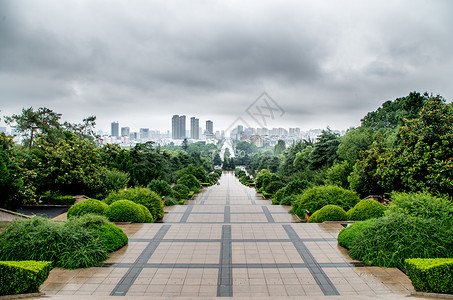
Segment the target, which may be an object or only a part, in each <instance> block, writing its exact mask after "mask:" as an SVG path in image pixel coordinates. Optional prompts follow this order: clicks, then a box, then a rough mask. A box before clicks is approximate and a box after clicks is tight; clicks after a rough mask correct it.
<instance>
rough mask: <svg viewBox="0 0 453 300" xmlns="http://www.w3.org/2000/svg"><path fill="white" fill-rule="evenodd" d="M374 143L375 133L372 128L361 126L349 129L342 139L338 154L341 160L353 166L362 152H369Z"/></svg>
mask: <svg viewBox="0 0 453 300" xmlns="http://www.w3.org/2000/svg"><path fill="white" fill-rule="evenodd" d="M372 143H373V131H372V129H371V128H370V127H365V126H361V127H358V128H351V129H348V131H347V132H346V134H345V135H344V136H342V137H341V140H340V145H339V146H338V150H337V154H338V157H339V158H340V159H343V160H347V161H348V162H349V164H351V165H353V164H354V163H355V161H356V160H357V159H358V158H359V155H360V151H365V150H368V149H369V148H370V147H371V144H372Z"/></svg>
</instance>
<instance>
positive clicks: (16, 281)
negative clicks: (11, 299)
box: [0, 260, 52, 296]
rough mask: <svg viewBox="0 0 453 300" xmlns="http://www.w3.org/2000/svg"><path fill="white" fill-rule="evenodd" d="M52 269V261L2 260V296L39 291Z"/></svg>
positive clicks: (0, 262)
mask: <svg viewBox="0 0 453 300" xmlns="http://www.w3.org/2000/svg"><path fill="white" fill-rule="evenodd" d="M50 270H52V262H50V261H31V260H28V261H0V296H3V295H17V294H26V293H36V292H38V291H39V287H40V286H41V284H43V283H44V281H45V280H46V279H47V277H48V276H49V272H50Z"/></svg>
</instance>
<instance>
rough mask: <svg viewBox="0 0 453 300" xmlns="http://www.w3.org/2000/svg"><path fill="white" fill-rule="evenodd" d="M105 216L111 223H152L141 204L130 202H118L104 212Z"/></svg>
mask: <svg viewBox="0 0 453 300" xmlns="http://www.w3.org/2000/svg"><path fill="white" fill-rule="evenodd" d="M105 216H106V217H107V218H109V220H110V221H113V222H131V223H152V222H153V221H154V219H153V216H152V215H151V213H150V212H149V210H148V209H147V208H146V207H145V206H144V205H142V204H136V203H134V202H132V201H130V200H118V201H115V202H113V203H112V204H110V205H109V206H108V207H107V209H106V210H105Z"/></svg>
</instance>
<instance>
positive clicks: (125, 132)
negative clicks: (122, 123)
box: [121, 127, 131, 137]
mask: <svg viewBox="0 0 453 300" xmlns="http://www.w3.org/2000/svg"><path fill="white" fill-rule="evenodd" d="M130 132H131V129H130V128H129V127H121V136H127V137H129V135H130Z"/></svg>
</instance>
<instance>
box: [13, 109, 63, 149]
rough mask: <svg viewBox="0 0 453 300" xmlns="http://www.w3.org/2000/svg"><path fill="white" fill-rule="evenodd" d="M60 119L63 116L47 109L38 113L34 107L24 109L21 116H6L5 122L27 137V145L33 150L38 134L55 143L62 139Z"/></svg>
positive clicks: (39, 110)
mask: <svg viewBox="0 0 453 300" xmlns="http://www.w3.org/2000/svg"><path fill="white" fill-rule="evenodd" d="M60 118H61V114H58V113H56V112H53V111H52V110H51V109H48V108H46V107H40V108H38V110H36V111H35V110H34V108H33V107H29V108H27V109H25V108H23V109H22V114H20V115H12V116H11V117H8V116H5V122H6V123H7V124H9V125H11V127H13V128H14V129H16V130H17V131H18V132H21V133H22V134H23V135H24V136H25V137H27V138H26V139H25V145H26V146H27V147H28V148H31V147H32V146H33V142H34V139H35V136H36V133H41V134H43V135H44V136H45V137H46V138H47V139H48V140H49V141H51V142H53V143H55V142H57V140H58V139H59V138H61V137H62V135H63V134H62V129H61V124H60Z"/></svg>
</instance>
